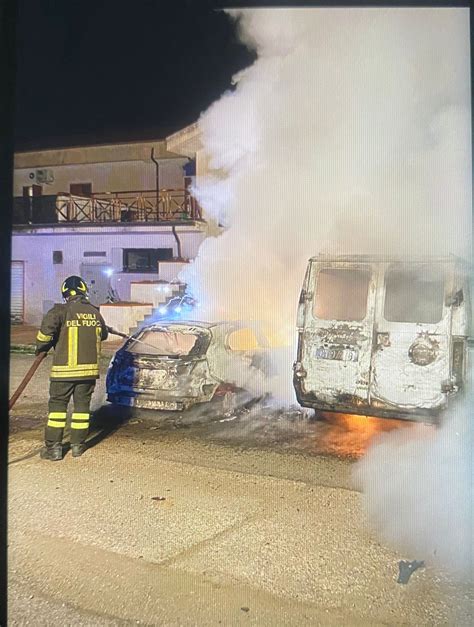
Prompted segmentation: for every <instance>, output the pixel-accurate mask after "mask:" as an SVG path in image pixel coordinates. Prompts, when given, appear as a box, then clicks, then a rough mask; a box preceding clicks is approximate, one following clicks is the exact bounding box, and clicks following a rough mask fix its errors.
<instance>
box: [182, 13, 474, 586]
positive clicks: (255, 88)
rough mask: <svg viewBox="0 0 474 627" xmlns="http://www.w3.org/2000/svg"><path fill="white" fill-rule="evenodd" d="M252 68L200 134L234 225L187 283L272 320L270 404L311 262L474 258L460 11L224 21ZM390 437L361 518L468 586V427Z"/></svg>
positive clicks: (374, 467)
mask: <svg viewBox="0 0 474 627" xmlns="http://www.w3.org/2000/svg"><path fill="white" fill-rule="evenodd" d="M231 15H232V17H233V18H234V19H236V20H238V23H239V28H240V32H241V37H242V40H243V41H244V42H245V43H246V44H247V45H248V46H250V47H252V48H254V49H255V50H256V51H257V55H258V57H257V60H256V61H255V63H254V64H253V65H252V66H251V67H249V68H247V69H246V70H244V71H243V72H241V73H240V74H239V75H238V76H236V77H235V90H234V91H232V92H229V93H226V94H224V96H223V97H222V98H221V99H220V100H219V101H218V102H216V103H214V104H213V105H212V106H211V107H210V108H209V110H208V111H206V112H205V113H204V114H203V115H202V117H201V119H200V121H199V127H200V130H201V133H202V141H203V147H204V151H205V153H206V156H207V158H208V160H209V165H210V171H209V174H208V175H207V176H205V177H200V179H199V181H198V185H197V188H196V190H195V191H196V194H197V196H198V198H199V200H200V202H201V204H202V205H203V207H204V210H205V211H206V212H207V215H209V216H213V217H214V218H215V219H216V220H218V221H219V222H220V223H221V224H223V225H224V226H226V227H227V230H226V231H225V232H224V233H223V235H221V236H219V237H217V238H209V239H207V240H206V241H205V242H204V244H203V245H202V247H201V249H200V252H199V255H198V257H197V259H196V260H195V262H194V264H192V265H191V266H190V267H189V269H188V270H187V271H186V272H185V273H184V276H183V278H184V280H185V281H187V282H188V283H189V285H190V287H191V291H192V292H193V293H194V294H195V295H196V296H197V297H198V299H199V300H200V302H201V305H202V316H203V318H207V319H213V318H214V319H216V318H241V319H255V320H260V321H262V322H263V323H265V324H266V326H267V328H268V329H269V330H270V334H271V335H273V339H274V341H275V342H276V343H280V344H282V345H285V346H286V347H288V348H287V349H286V351H283V352H281V353H280V359H279V361H278V362H277V364H276V365H277V367H278V373H279V374H278V377H277V378H276V379H274V380H273V382H272V390H271V391H272V392H273V393H277V394H278V395H279V397H280V398H286V399H287V400H291V399H292V398H293V397H292V392H291V361H292V359H294V356H295V352H294V349H293V348H292V345H293V343H294V340H295V314H296V306H297V302H298V294H299V290H300V286H301V283H302V279H303V274H304V269H305V266H306V262H307V259H308V258H309V257H311V256H313V255H316V254H318V253H320V252H329V253H335V254H337V253H345V254H349V253H369V254H370V253H392V254H399V255H406V254H417V255H422V254H449V253H454V254H458V255H461V256H465V257H467V258H470V251H471V226H472V225H471V152H470V138H471V128H470V67H469V59H470V49H469V11H468V9H462V8H461V9H460V8H454V9H451V8H437V9H435V8H425V9H401V8H392V9H388V8H380V9H379V8H377V9H375V8H364V9H363V8H360V9H320V8H318V9H277V10H275V9H259V10H249V11H233V12H231ZM470 413H471V412H470V410H469V411H468V410H467V409H464V410H462V411H461V410H459V411H458V412H457V413H456V414H455V415H453V416H451V418H448V420H447V422H446V424H445V425H444V426H443V427H442V428H441V429H440V430H439V431H434V430H433V429H429V428H426V427H421V426H420V427H417V428H416V429H415V430H412V429H407V430H402V431H400V432H393V433H391V434H389V435H386V436H384V437H383V438H382V439H381V440H380V442H379V444H378V445H376V446H375V447H374V448H373V449H371V450H370V451H369V454H368V455H367V457H366V458H365V459H364V460H363V461H362V462H361V463H360V465H359V466H358V467H357V480H358V482H359V485H360V486H361V488H362V489H363V492H364V494H365V498H366V505H367V513H368V515H369V518H370V520H371V521H372V523H373V525H374V527H375V528H376V529H377V530H378V531H379V533H380V534H381V535H382V536H383V538H385V539H386V540H387V541H390V542H391V543H393V544H394V545H395V546H397V547H399V548H401V549H403V550H407V551H411V552H413V558H416V559H425V560H427V561H428V562H429V561H434V562H437V563H440V564H442V565H444V566H446V567H451V568H452V569H453V570H455V571H457V572H459V573H460V574H461V575H462V576H470V575H471V574H472V540H473V538H472V516H471V508H472V503H473V499H472V485H473V477H472V470H473V467H472V450H473V448H472V446H473V444H474V442H473V439H472V430H470V427H469V415H470Z"/></svg>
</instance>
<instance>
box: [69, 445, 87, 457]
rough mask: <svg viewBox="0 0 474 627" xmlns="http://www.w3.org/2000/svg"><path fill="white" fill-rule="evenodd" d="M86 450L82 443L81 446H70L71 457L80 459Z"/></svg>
mask: <svg viewBox="0 0 474 627" xmlns="http://www.w3.org/2000/svg"><path fill="white" fill-rule="evenodd" d="M85 450H86V445H85V444H84V443H81V444H71V455H72V456H73V457H80V456H81V455H82V454H83V453H84V452H85Z"/></svg>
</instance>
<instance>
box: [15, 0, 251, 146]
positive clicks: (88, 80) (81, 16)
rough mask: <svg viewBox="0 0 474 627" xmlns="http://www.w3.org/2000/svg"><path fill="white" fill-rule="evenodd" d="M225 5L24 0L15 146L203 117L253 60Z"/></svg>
mask: <svg viewBox="0 0 474 627" xmlns="http://www.w3.org/2000/svg"><path fill="white" fill-rule="evenodd" d="M218 6H219V5H218V3H216V2H212V1H207V0H194V1H192V0H188V1H185V0H184V1H179V0H129V1H128V2H124V1H122V0H94V1H92V2H91V1H89V0H67V1H65V0H18V30H17V60H16V66H17V71H16V99H15V110H16V121H15V149H16V150H22V149H23V150H25V149H35V148H40V147H44V148H46V147H55V146H72V145H79V144H94V143H104V142H113V141H129V140H134V139H136V140H140V139H151V138H153V139H159V138H164V137H165V136H166V135H167V134H169V133H172V132H174V131H176V130H178V129H180V128H182V127H184V126H186V125H188V124H191V123H192V122H195V121H196V120H197V119H198V117H199V114H200V113H201V112H202V111H203V110H205V109H206V108H207V107H208V106H209V105H210V104H211V103H212V102H213V101H214V100H216V99H217V98H218V97H219V96H220V95H221V94H222V93H223V92H224V91H225V90H226V89H229V88H231V77H232V75H233V74H234V73H236V72H237V71H239V70H240V69H242V68H243V67H246V66H247V65H249V64H251V63H252V61H253V59H254V55H253V53H251V52H249V51H248V50H247V49H246V48H245V47H244V46H243V45H241V44H240V43H239V42H238V38H237V34H236V28H235V26H234V24H233V22H232V21H231V20H230V19H229V18H228V17H227V16H226V15H224V14H223V13H222V11H219V10H218ZM220 6H222V3H220Z"/></svg>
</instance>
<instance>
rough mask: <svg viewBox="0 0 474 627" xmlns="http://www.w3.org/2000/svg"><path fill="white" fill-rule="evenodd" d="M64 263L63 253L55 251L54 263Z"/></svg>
mask: <svg viewBox="0 0 474 627" xmlns="http://www.w3.org/2000/svg"><path fill="white" fill-rule="evenodd" d="M62 262H63V251H62V250H53V263H62Z"/></svg>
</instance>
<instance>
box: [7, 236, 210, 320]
mask: <svg viewBox="0 0 474 627" xmlns="http://www.w3.org/2000/svg"><path fill="white" fill-rule="evenodd" d="M176 231H177V233H178V235H179V238H180V240H181V247H182V253H183V255H185V256H186V257H188V258H191V259H192V258H194V257H195V256H196V254H197V251H198V248H199V246H200V244H201V242H202V240H203V239H204V237H205V232H204V231H200V230H198V229H196V228H194V229H193V227H176ZM124 248H173V251H174V253H175V254H176V248H177V247H176V241H175V239H174V237H173V234H172V233H171V229H170V227H167V228H166V227H156V226H150V227H146V226H144V227H141V226H140V227H131V226H130V225H128V226H123V227H118V226H114V227H102V228H98V227H75V228H67V227H47V228H36V229H26V230H17V231H15V232H13V236H12V260H15V261H24V262H25V322H26V323H27V324H39V322H40V321H41V318H42V316H43V309H44V307H45V306H47V305H48V304H50V303H51V301H52V302H61V297H60V287H61V284H62V282H63V281H64V279H65V278H66V277H67V276H69V275H71V274H80V267H81V264H83V263H94V264H97V263H103V264H104V266H108V267H112V268H113V269H114V271H115V272H114V274H113V276H112V278H111V284H112V287H114V289H116V290H117V292H118V294H119V297H120V298H121V299H122V300H130V282H131V281H141V280H149V281H153V280H155V281H156V280H159V279H161V278H162V277H160V276H159V274H154V273H124V272H122V269H123V268H122V262H123V256H122V250H123V249H124ZM57 250H60V251H62V252H63V263H62V264H53V251H57ZM84 251H89V252H91V251H96V252H97V251H105V253H106V256H105V257H84Z"/></svg>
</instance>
